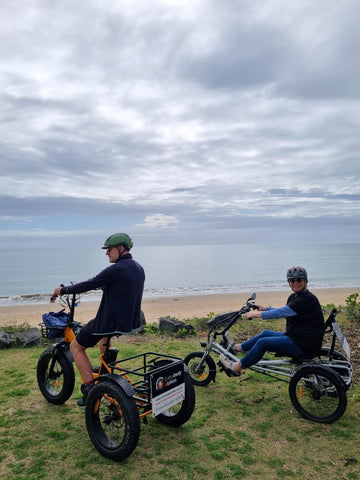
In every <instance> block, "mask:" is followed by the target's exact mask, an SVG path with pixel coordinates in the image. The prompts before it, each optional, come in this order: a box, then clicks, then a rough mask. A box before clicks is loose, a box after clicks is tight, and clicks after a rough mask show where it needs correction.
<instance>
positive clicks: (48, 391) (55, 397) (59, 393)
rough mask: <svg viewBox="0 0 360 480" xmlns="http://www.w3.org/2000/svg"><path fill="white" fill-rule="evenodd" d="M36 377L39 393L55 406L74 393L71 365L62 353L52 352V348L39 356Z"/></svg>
mask: <svg viewBox="0 0 360 480" xmlns="http://www.w3.org/2000/svg"><path fill="white" fill-rule="evenodd" d="M36 376H37V381H38V385H39V388H40V391H41V393H42V394H43V396H44V397H45V399H46V400H47V401H48V402H50V403H53V404H55V405H61V404H63V403H65V402H66V400H68V399H69V398H70V397H71V395H72V393H73V391H74V386H75V372H74V367H73V364H72V363H71V362H70V361H69V360H68V359H67V358H66V356H65V355H64V353H62V352H56V351H55V352H54V350H53V348H48V349H47V350H45V351H44V352H43V353H42V354H41V355H40V358H39V361H38V364H37V368H36Z"/></svg>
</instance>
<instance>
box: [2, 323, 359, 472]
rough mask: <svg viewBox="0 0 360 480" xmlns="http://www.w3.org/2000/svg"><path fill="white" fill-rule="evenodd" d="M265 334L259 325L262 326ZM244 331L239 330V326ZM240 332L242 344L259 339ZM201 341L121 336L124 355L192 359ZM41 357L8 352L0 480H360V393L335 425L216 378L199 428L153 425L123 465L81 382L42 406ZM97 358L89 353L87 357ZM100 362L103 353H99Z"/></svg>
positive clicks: (273, 385) (281, 395)
mask: <svg viewBox="0 0 360 480" xmlns="http://www.w3.org/2000/svg"><path fill="white" fill-rule="evenodd" d="M258 327H259V326H258ZM236 328H238V327H236ZM255 330H256V323H255V322H254V323H252V324H251V332H250V331H244V330H242V331H241V329H240V328H239V330H238V332H237V333H238V335H239V336H241V335H244V336H246V335H249V334H253V333H254V331H255ZM200 340H201V338H200V336H197V337H188V338H184V339H182V338H174V337H170V336H163V335H138V336H134V337H122V338H120V339H119V340H118V341H117V342H115V346H117V347H118V348H119V350H120V353H121V356H122V357H125V356H130V355H134V354H137V353H141V352H144V351H158V352H162V353H169V354H176V355H179V356H185V355H186V354H188V353H190V352H191V351H194V350H199V349H201V348H200V345H199V342H200ZM42 351H43V348H32V349H20V348H15V349H10V350H7V351H1V352H0V405H1V407H0V408H1V410H0V477H1V478H2V479H6V480H11V479H26V480H30V479H48V478H52V477H55V476H56V478H63V479H66V480H72V479H74V480H75V479H76V480H77V479H78V478H83V479H85V480H89V479H113V478H126V479H127V480H132V479H138V478H149V477H151V479H152V480H163V479H166V480H182V479H184V480H189V479H191V480H197V479H205V478H206V479H209V480H222V479H228V478H240V477H241V478H247V479H249V480H253V479H254V478H266V479H267V480H273V479H274V480H275V479H301V480H303V479H310V478H311V479H312V480H317V479H319V480H320V479H321V480H323V479H324V478H327V479H329V480H332V479H339V480H345V479H349V480H351V479H355V478H358V474H359V471H360V453H359V443H358V435H359V430H360V389H359V386H358V385H357V384H356V383H355V386H354V387H352V388H351V390H350V391H349V393H348V407H347V410H346V412H345V414H344V416H343V417H342V418H341V419H340V420H338V421H337V422H336V423H334V424H332V425H321V424H317V423H313V422H309V421H306V420H304V419H303V418H301V417H300V416H299V415H298V413H297V412H296V411H294V409H293V407H292V405H291V402H290V399H289V395H288V391H287V385H286V384H285V383H283V382H278V381H274V380H273V379H270V378H268V377H264V376H262V375H260V374H256V373H255V372H252V371H250V370H248V371H247V373H246V375H244V376H242V377H241V379H239V378H228V377H227V376H226V375H225V374H223V373H219V372H218V373H217V377H216V382H215V383H211V384H210V385H209V386H207V387H197V388H196V407H195V411H194V413H193V415H192V417H191V419H190V420H189V421H188V422H187V423H186V424H185V425H183V426H182V427H180V428H177V429H174V428H171V427H166V426H165V425H163V424H161V423H159V422H158V421H157V420H156V419H155V418H152V417H149V421H148V424H147V425H145V424H142V425H141V435H140V440H139V443H138V446H137V448H136V449H135V451H134V453H133V454H132V455H131V456H130V457H129V458H127V459H126V460H125V461H123V462H121V463H114V462H112V461H110V460H107V459H105V458H103V457H102V456H101V455H100V454H99V453H98V452H97V450H95V448H94V447H93V445H92V443H91V441H90V439H89V437H88V434H87V431H86V427H85V419H84V412H83V411H82V410H80V409H78V408H77V406H76V399H77V398H79V397H80V390H79V387H80V380H79V376H78V375H77V383H76V386H75V391H74V393H73V396H72V397H71V398H70V400H69V401H68V402H66V404H65V405H61V406H55V405H51V404H49V403H47V402H46V401H45V400H44V398H43V397H42V395H41V393H40V391H39V389H38V386H37V382H36V365H37V361H38V358H39V356H40V354H41V352H42ZM89 352H90V351H89ZM90 355H91V358H92V360H93V362H94V364H96V363H97V351H96V349H91V353H90Z"/></svg>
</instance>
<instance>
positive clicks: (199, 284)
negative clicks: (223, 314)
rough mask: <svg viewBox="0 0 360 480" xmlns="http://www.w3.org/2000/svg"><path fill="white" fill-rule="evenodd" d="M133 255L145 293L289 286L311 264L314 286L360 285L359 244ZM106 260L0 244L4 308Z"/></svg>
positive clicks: (96, 252)
mask: <svg viewBox="0 0 360 480" xmlns="http://www.w3.org/2000/svg"><path fill="white" fill-rule="evenodd" d="M132 253H133V256H134V258H135V259H136V260H137V261H139V262H140V263H141V264H142V265H143V267H144V269H145V273H146V282H145V291H144V297H145V298H150V297H155V298H156V297H168V296H184V295H203V294H213V293H252V292H260V291H273V290H276V291H287V290H288V286H287V283H286V269H287V268H288V267H290V266H293V265H302V266H304V267H305V268H306V269H307V271H308V275H309V288H310V289H316V288H337V287H346V288H347V287H359V286H360V244H329V245H308V244H301V245H296V244H287V245H270V244H267V245H259V244H256V245H225V246H223V245H222V246H220V245H195V246H174V245H172V246H148V247H141V246H138V247H135V248H134V249H133V251H132ZM108 265H109V263H108V259H107V257H106V255H105V252H104V250H101V249H93V248H74V249H69V248H67V249H53V248H47V249H44V248H42V249H31V248H29V249H19V248H16V249H0V305H1V306H6V305H21V304H33V303H48V301H49V296H50V294H51V292H52V291H53V290H54V288H55V287H56V286H57V285H59V284H61V283H63V284H65V285H66V284H69V283H71V282H79V281H82V280H86V279H88V278H90V277H92V276H94V275H95V274H97V273H98V272H99V271H100V270H102V269H103V268H105V267H106V266H108ZM99 295H100V294H99V293H98V292H92V293H90V294H87V295H84V296H82V301H84V300H85V301H86V300H94V299H97V298H98V297H99Z"/></svg>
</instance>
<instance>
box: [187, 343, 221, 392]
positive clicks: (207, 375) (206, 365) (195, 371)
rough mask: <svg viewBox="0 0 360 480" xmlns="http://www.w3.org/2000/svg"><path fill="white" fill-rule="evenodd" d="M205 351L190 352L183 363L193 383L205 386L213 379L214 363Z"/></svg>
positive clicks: (214, 374) (214, 373)
mask: <svg viewBox="0 0 360 480" xmlns="http://www.w3.org/2000/svg"><path fill="white" fill-rule="evenodd" d="M204 354H205V352H201V351H199V352H191V353H189V355H187V356H186V357H185V358H184V363H186V365H187V366H188V367H189V373H190V377H191V380H192V382H193V384H194V385H197V386H200V387H205V386H206V385H208V384H209V383H210V382H211V381H212V380H215V376H216V365H215V362H214V360H213V359H212V358H211V357H210V356H209V355H207V356H206V357H204Z"/></svg>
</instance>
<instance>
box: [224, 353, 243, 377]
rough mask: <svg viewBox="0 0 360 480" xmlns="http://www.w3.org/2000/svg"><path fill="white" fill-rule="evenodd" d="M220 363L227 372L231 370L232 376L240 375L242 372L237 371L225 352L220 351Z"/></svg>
mask: <svg viewBox="0 0 360 480" xmlns="http://www.w3.org/2000/svg"><path fill="white" fill-rule="evenodd" d="M220 363H221V365H222V366H223V367H224V369H225V372H226V373H227V372H228V371H230V372H231V374H232V375H231V376H235V377H239V376H240V375H241V371H240V372H235V370H234V367H233V362H232V361H231V360H229V359H228V358H227V357H225V355H224V354H223V353H220Z"/></svg>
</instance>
